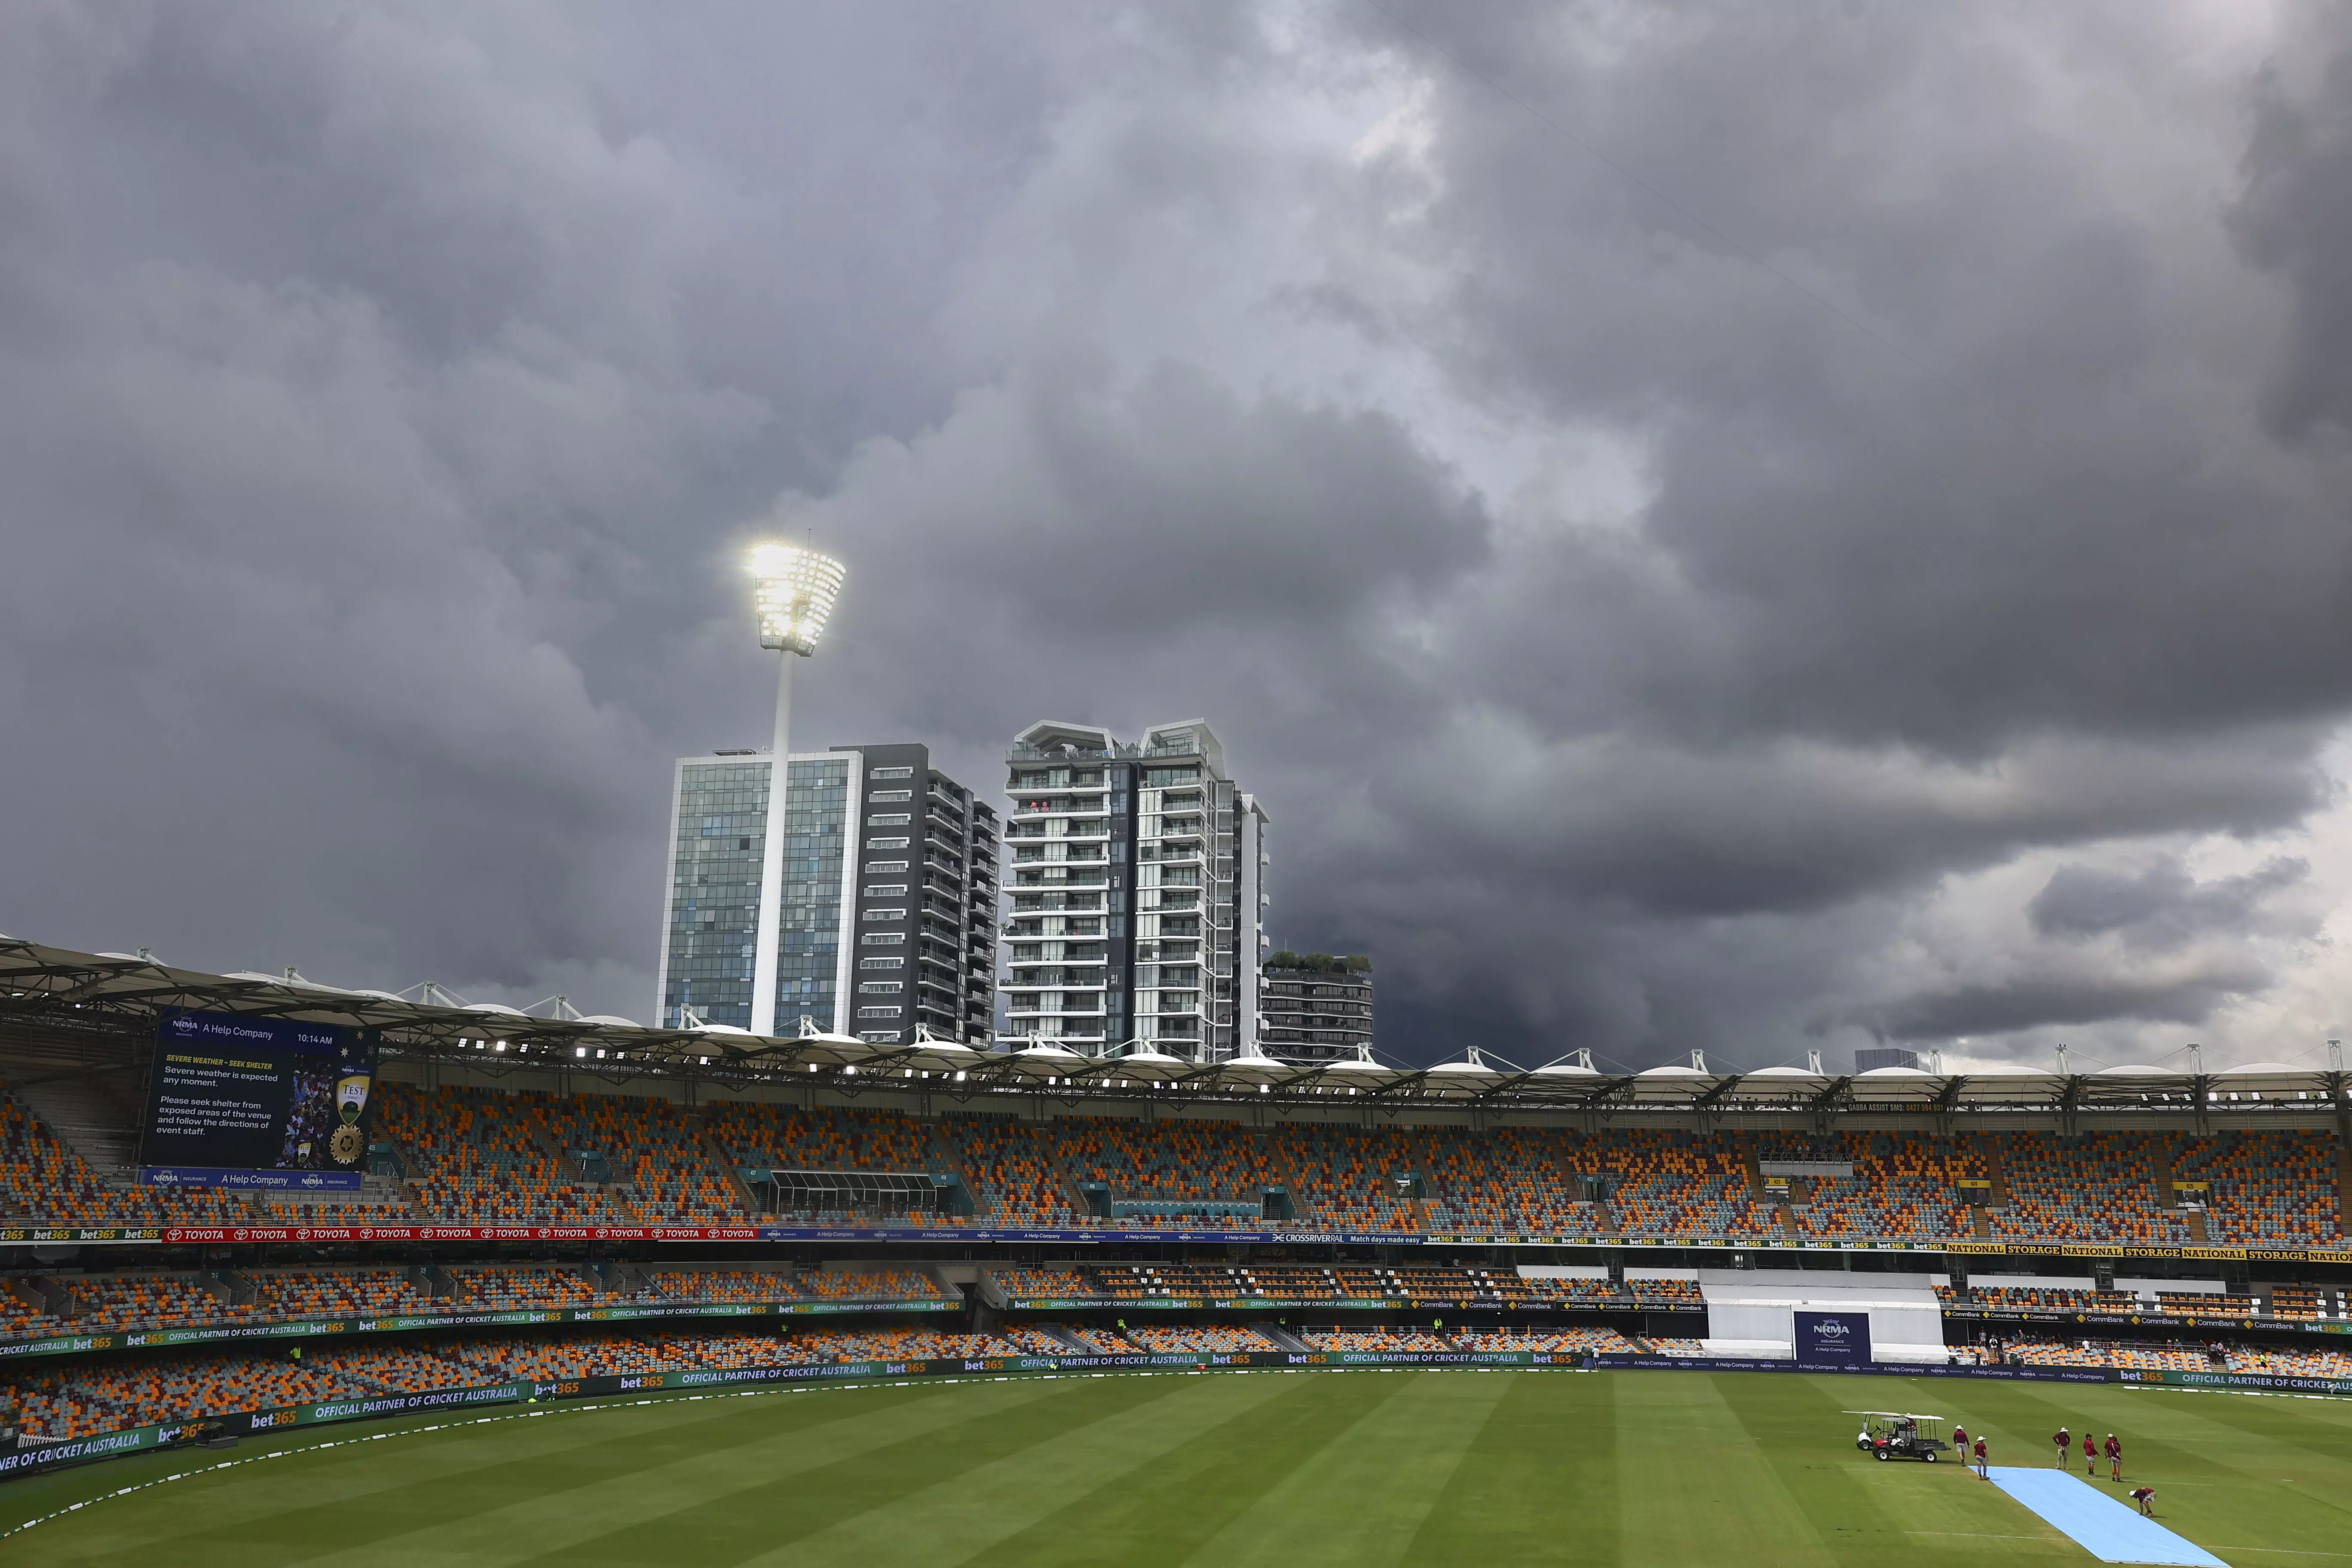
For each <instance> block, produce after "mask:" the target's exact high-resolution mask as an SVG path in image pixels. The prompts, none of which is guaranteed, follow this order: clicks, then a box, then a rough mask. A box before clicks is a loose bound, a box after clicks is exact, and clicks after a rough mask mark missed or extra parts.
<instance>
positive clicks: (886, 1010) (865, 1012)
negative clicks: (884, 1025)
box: [857, 1007, 906, 1018]
mask: <svg viewBox="0 0 2352 1568" xmlns="http://www.w3.org/2000/svg"><path fill="white" fill-rule="evenodd" d="M905 1011H906V1009H905V1008H904V1007H860V1008H859V1009H858V1010H857V1016H859V1017H861V1018H895V1017H897V1016H898V1015H899V1014H901V1013H903V1012H905Z"/></svg>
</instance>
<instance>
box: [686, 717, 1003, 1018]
mask: <svg viewBox="0 0 2352 1568" xmlns="http://www.w3.org/2000/svg"><path fill="white" fill-rule="evenodd" d="M772 766H773V759H772V757H771V756H770V755H769V754H768V753H765V752H715V753H713V754H711V755H709V756H705V757H681V758H680V759H678V763H677V782H676V785H675V790H674V794H673V801H674V806H673V809H672V812H671V814H670V821H671V838H670V857H669V877H668V882H667V888H668V892H667V900H666V904H665V908H664V912H663V920H662V962H661V979H660V1001H659V1004H658V1006H659V1012H658V1014H657V1016H656V1022H657V1023H658V1024H659V1025H660V1026H662V1027H665V1028H685V1027H691V1026H694V1025H696V1024H726V1025H730V1026H733V1027H736V1028H749V1027H750V1026H751V1001H752V995H751V988H752V984H753V978H752V977H753V975H754V973H756V972H757V968H758V965H757V963H756V960H757V957H758V952H757V943H758V939H759V938H758V933H759V928H760V868H761V858H762V856H763V855H764V854H765V853H766V849H767V833H768V786H769V782H770V779H771V777H772ZM791 767H792V773H791V774H790V776H789V778H788V780H787V788H786V791H785V798H784V810H785V821H784V823H783V833H784V839H783V845H782V851H783V877H782V899H781V900H780V903H781V910H780V918H779V920H778V921H777V930H776V1029H777V1032H778V1033H779V1034H783V1035H797V1034H802V1033H804V1032H809V1031H817V1032H823V1033H831V1034H849V1035H857V1036H860V1037H864V1038H866V1039H868V1040H873V1041H877V1042H880V1043H903V1042H907V1041H911V1040H913V1039H914V1038H915V1037H916V1030H917V1029H918V1028H919V1027H920V1028H922V1029H924V1030H925V1031H927V1032H928V1033H929V1035H931V1036H932V1037H935V1038H940V1039H948V1040H958V1041H965V1042H970V1043H974V1044H978V1043H982V1042H985V1041H986V1040H988V1039H989V1037H990V1036H991V1035H992V1032H993V1031H992V992H991V978H992V968H993V964H992V959H993V956H994V951H995V926H996V915H997V884H996V860H997V854H998V847H997V829H996V813H995V812H994V811H993V810H992V808H990V807H989V806H987V805H982V804H981V803H979V802H977V801H975V800H973V799H972V798H971V791H969V790H967V789H965V788H964V787H963V786H962V785H961V784H957V783H956V782H955V781H954V780H953V779H950V778H949V777H948V776H947V775H946V774H944V773H940V772H938V771H936V770H935V769H933V768H932V767H931V765H930V753H929V750H928V749H927V748H925V747H922V746H913V745H892V746H843V747H838V748H835V750H833V751H831V752H814V753H812V752H802V753H799V754H796V755H794V756H793V758H792V759H791Z"/></svg>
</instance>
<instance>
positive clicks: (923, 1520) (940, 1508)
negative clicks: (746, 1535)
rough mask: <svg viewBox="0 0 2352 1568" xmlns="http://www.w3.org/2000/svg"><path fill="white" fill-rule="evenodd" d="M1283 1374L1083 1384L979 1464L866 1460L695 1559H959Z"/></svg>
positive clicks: (1234, 1409)
mask: <svg viewBox="0 0 2352 1568" xmlns="http://www.w3.org/2000/svg"><path fill="white" fill-rule="evenodd" d="M1285 1381H1286V1380H1284V1379H1281V1378H1278V1377H1266V1378H1220V1377H1214V1376H1209V1377H1199V1378H1173V1379H1156V1378H1137V1379H1116V1378H1115V1379H1107V1380H1105V1381H1104V1382H1102V1383H1100V1384H1091V1385H1083V1384H1082V1385H1080V1392H1079V1393H1078V1394H1076V1395H1074V1397H1073V1398H1072V1399H1070V1400H1068V1401H1066V1402H1064V1403H1065V1404H1066V1407H1067V1408H1066V1411H1065V1410H1062V1409H1056V1410H1055V1411H1054V1412H1053V1414H1055V1415H1063V1414H1069V1415H1079V1414H1084V1415H1087V1416H1090V1417H1091V1418H1089V1419H1085V1420H1083V1421H1079V1420H1069V1421H1064V1422H1062V1423H1060V1424H1058V1426H1054V1427H1052V1428H1050V1429H1049V1425H1048V1423H1047V1422H1045V1420H1044V1419H1042V1417H1044V1416H1045V1415H1046V1414H1047V1413H1048V1412H1047V1409H1046V1407H1045V1406H1043V1405H1040V1406H1034V1407H1032V1408H1031V1409H1029V1410H1024V1411H1019V1412H1015V1413H1014V1419H1013V1421H1010V1422H1007V1421H1003V1420H1000V1421H996V1422H992V1423H990V1424H989V1426H988V1428H987V1429H986V1431H985V1432H984V1433H980V1434H977V1436H981V1437H982V1438H984V1440H985V1441H986V1442H987V1443H988V1447H987V1449H986V1454H987V1456H989V1460H988V1462H987V1463H984V1464H972V1465H969V1466H964V1467H961V1468H956V1469H954V1470H952V1471H950V1472H949V1473H945V1474H942V1469H941V1468H932V1467H921V1468H915V1469H913V1470H911V1471H908V1472H907V1473H905V1474H903V1475H902V1476H900V1477H899V1478H898V1479H899V1481H900V1484H899V1485H896V1486H890V1485H886V1484H880V1483H881V1478H879V1477H876V1476H873V1475H870V1474H868V1473H866V1469H865V1468H861V1469H860V1473H858V1474H856V1475H854V1476H837V1477H836V1478H835V1479H837V1480H838V1481H839V1482H840V1483H841V1484H842V1487H843V1494H844V1495H843V1496H841V1497H840V1498H838V1499H836V1498H833V1497H824V1498H822V1499H821V1502H822V1506H821V1507H819V1508H814V1509H811V1508H796V1509H794V1510H793V1516H794V1517H793V1519H792V1520H791V1521H789V1522H787V1521H774V1522H773V1524H772V1527H771V1530H770V1531H769V1533H768V1540H769V1541H771V1542H774V1544H773V1545H772V1546H771V1547H770V1548H769V1549H768V1550H765V1551H759V1552H742V1553H729V1554H727V1555H725V1556H719V1555H718V1554H716V1553H713V1554H709V1555H704V1556H701V1557H700V1560H701V1561H704V1562H709V1563H720V1562H724V1563H741V1564H744V1565H746V1568H766V1565H770V1564H791V1565H792V1568H824V1565H827V1564H839V1565H841V1568H871V1565H872V1564H874V1563H889V1562H918V1561H919V1562H923V1563H930V1564H936V1565H939V1568H946V1565H947V1564H950V1563H964V1562H966V1561H968V1560H969V1559H971V1557H972V1556H974V1555H976V1554H977V1553H979V1552H982V1551H984V1550H986V1549H987V1548H989V1547H990V1546H992V1545H994V1544H995V1543H996V1542H1000V1541H1003V1540H1004V1539H1006V1538H1007V1537H1009V1536H1013V1535H1015V1534H1018V1533H1019V1532H1020V1531H1023V1530H1025V1529H1027V1528H1028V1527H1029V1526H1030V1525H1032V1524H1034V1523H1035V1522H1036V1521H1038V1520H1040V1519H1042V1518H1044V1517H1045V1515H1047V1514H1049V1513H1051V1512H1053V1511H1054V1510H1055V1509H1057V1508H1059V1507H1060V1506H1061V1505H1062V1503H1063V1501H1064V1500H1066V1498H1067V1497H1068V1496H1069V1495H1070V1494H1071V1493H1073V1492H1085V1491H1089V1490H1092V1489H1096V1488H1098V1487H1103V1486H1108V1485H1113V1484H1125V1483H1126V1482H1127V1481H1128V1480H1129V1479H1130V1478H1132V1477H1134V1476H1136V1475H1138V1474H1139V1473H1141V1472H1142V1471H1143V1470H1144V1469H1145V1468H1147V1467H1149V1466H1150V1465H1152V1464H1153V1463H1155V1462H1156V1461H1157V1460H1158V1459H1159V1458H1160V1456H1161V1455H1163V1454H1165V1453H1167V1452H1168V1451H1169V1450H1170V1449H1171V1448H1174V1447H1179V1446H1181V1445H1182V1444H1184V1443H1186V1442H1189V1441H1191V1440H1192V1438H1194V1437H1196V1436H1200V1435H1201V1434H1202V1433H1203V1432H1207V1431H1209V1430H1212V1429H1213V1428H1214V1427H1216V1426H1219V1425H1221V1424H1223V1423H1225V1422H1227V1421H1230V1420H1233V1419H1234V1417H1235V1416H1236V1415H1246V1414H1247V1413H1249V1412H1251V1411H1254V1410H1255V1409H1257V1408H1258V1407H1260V1406H1262V1405H1265V1404H1266V1403H1268V1402H1269V1401H1271V1400H1273V1399H1275V1398H1276V1397H1277V1396H1279V1395H1280V1394H1281V1393H1282V1392H1283V1389H1284V1385H1285ZM1022 1416H1028V1417H1031V1419H1029V1420H1027V1421H1023V1420H1021V1419H1020V1417H1022ZM938 1457H940V1458H944V1456H938ZM926 1483H928V1484H926ZM812 1526H814V1528H812ZM626 1560H627V1561H639V1560H640V1559H634V1558H631V1559H626Z"/></svg>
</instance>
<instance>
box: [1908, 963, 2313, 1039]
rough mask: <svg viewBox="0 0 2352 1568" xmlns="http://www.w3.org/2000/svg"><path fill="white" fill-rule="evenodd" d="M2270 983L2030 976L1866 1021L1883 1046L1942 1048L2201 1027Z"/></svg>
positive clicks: (2258, 977)
mask: <svg viewBox="0 0 2352 1568" xmlns="http://www.w3.org/2000/svg"><path fill="white" fill-rule="evenodd" d="M2270 979H2271V976H2270V975H2269V974H2268V973H2265V972H2263V970H2262V969H2260V968H2259V967H2255V966H2251V965H2246V964H2223V965H2217V966H2215V967H2213V968H2210V969H2207V970H2203V971H2200V972H2199V973H2191V974H2187V975H2183V976H2180V977H2179V978H2162V979H2154V980H2134V979H2131V978H2129V977H2126V976H2112V975H2069V974H2056V975H2047V976H2040V975H2037V976H2032V977H2028V978H2025V979H2021V980H2017V981H2013V982H2011V983H2010V984H2003V985H1981V986H1968V987H1965V988H1962V989H1960V990H1957V991H1952V992H1948V993H1944V994H1932V995H1922V996H1917V997H1914V998H1912V999H1911V1000H1910V1001H1908V1002H1906V1004H1904V1005H1902V1006H1901V1007H1899V1008H1897V1009H1895V1010H1894V1011H1892V1012H1890V1013H1888V1014H1886V1015H1885V1016H1881V1017H1878V1018H1874V1019H1872V1020H1869V1023H1870V1026H1871V1027H1872V1029H1873V1031H1874V1033H1876V1034H1877V1035H1879V1036H1880V1037H1882V1038H1886V1039H1894V1040H1904V1041H1941V1040H1950V1039H1953V1038H1956V1037H1968V1036H1979V1037H1981V1036H1989V1035H1990V1036H1999V1035H2003V1034H2011V1033H2015V1032H2017V1031H2020V1030H2024V1029H2033V1028H2042V1027H2045V1026H2053V1025H2055V1026H2064V1025H2073V1024H2094V1023H2105V1022H2109V1021H2113V1020H2116V1019H2126V1020H2130V1021H2133V1022H2141V1023H2149V1024H2201V1023H2204V1022H2205V1021H2206V1020H2207V1019H2209V1018H2210V1017H2211V1016H2213V1013H2214V1011H2215V1009H2217V1008H2218V1007H2220V1006H2221V1005H2223V1004H2224V1003H2226V1002H2228V1001H2229V1000H2230V999H2231V998H2232V997H2235V996H2241V995H2243V994H2246V993H2248V992H2250V991H2260V990H2261V989H2263V987H2264V986H2265V985H2267V984H2269V983H2270Z"/></svg>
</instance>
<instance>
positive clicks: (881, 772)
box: [866, 768, 915, 798]
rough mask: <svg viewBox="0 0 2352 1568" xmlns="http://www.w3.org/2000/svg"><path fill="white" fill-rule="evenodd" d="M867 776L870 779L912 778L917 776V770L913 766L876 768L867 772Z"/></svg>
mask: <svg viewBox="0 0 2352 1568" xmlns="http://www.w3.org/2000/svg"><path fill="white" fill-rule="evenodd" d="M914 776H915V770H914V769H912V768H876V769H875V770H874V771H873V772H872V773H867V774H866V777H867V778H869V779H910V778H913V777H914ZM901 798H903V797H901Z"/></svg>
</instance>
